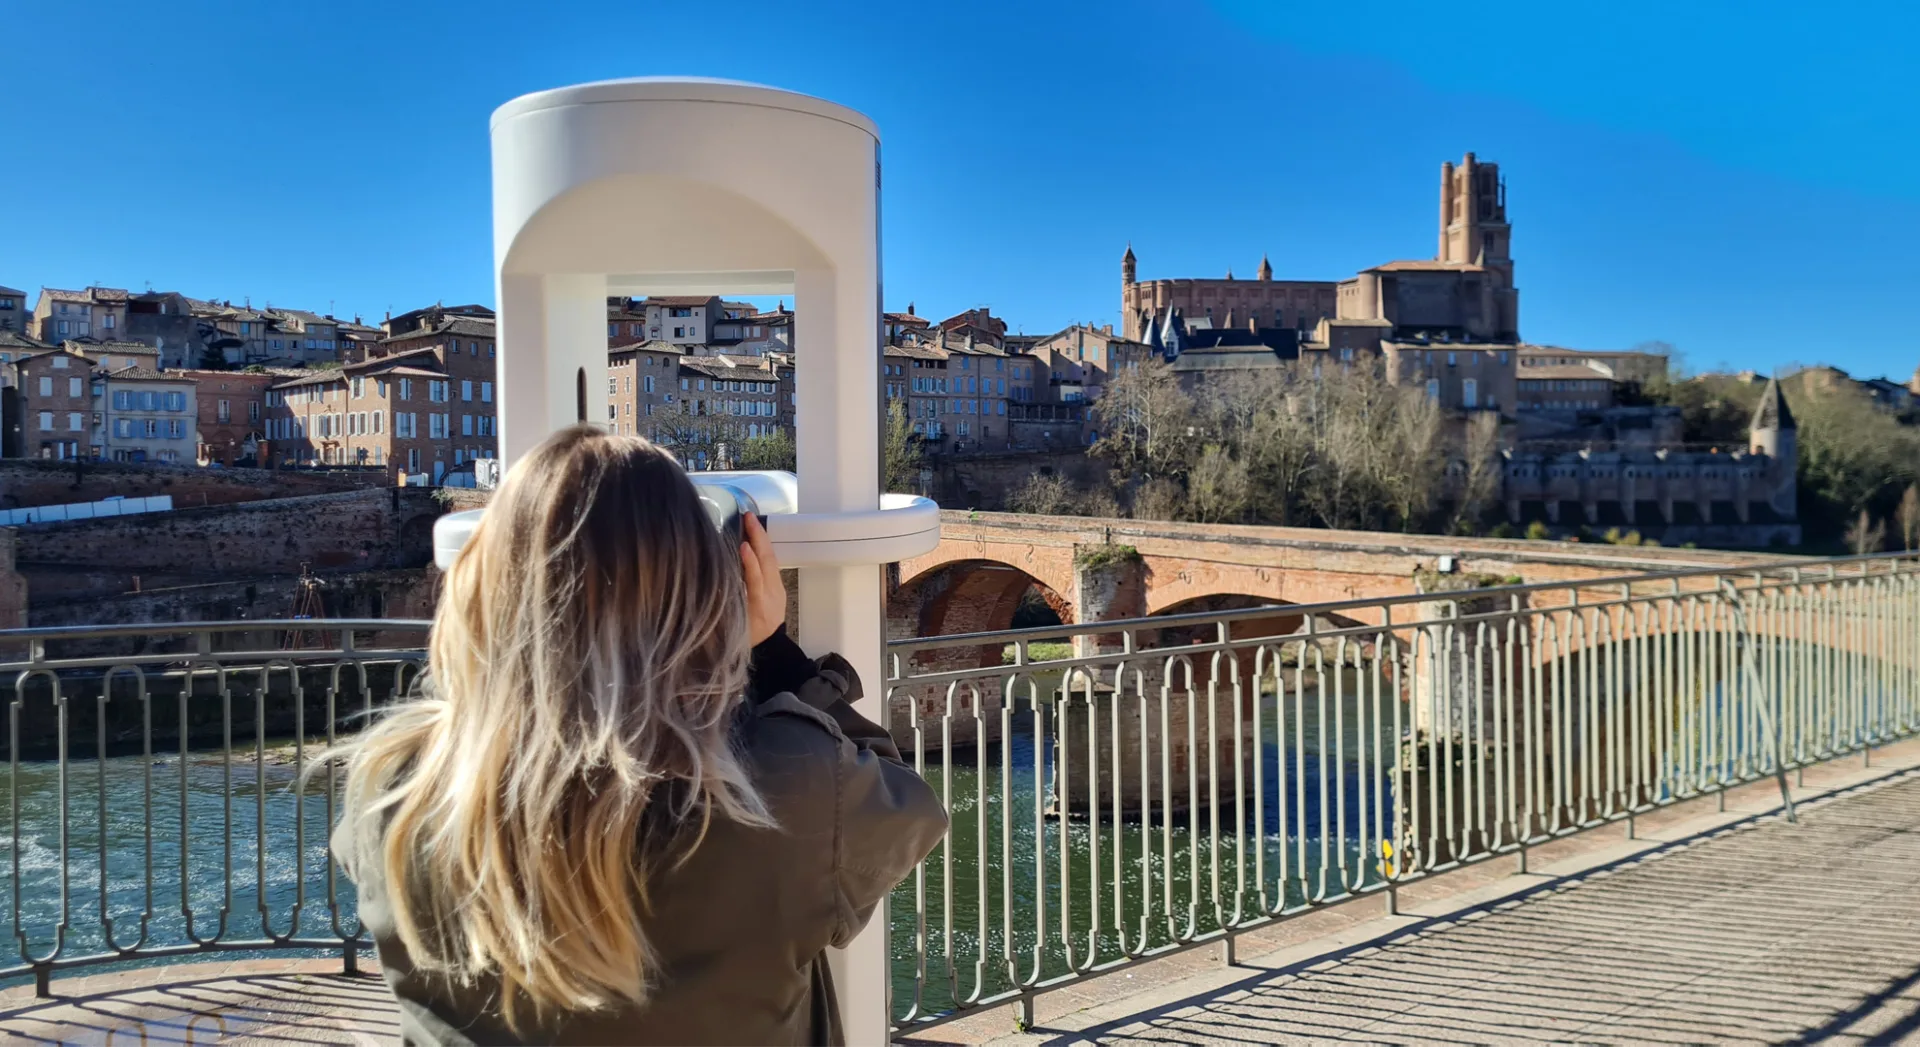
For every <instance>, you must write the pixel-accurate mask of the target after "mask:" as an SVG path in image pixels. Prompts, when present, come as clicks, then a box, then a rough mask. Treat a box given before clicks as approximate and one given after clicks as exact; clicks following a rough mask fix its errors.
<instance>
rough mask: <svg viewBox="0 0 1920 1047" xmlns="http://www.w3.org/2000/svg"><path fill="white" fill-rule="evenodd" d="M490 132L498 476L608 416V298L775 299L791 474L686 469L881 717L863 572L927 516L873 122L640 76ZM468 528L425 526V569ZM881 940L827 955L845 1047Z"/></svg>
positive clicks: (740, 90) (866, 1023) (505, 118)
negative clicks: (904, 428)
mask: <svg viewBox="0 0 1920 1047" xmlns="http://www.w3.org/2000/svg"><path fill="white" fill-rule="evenodd" d="M492 131H493V250H494V267H495V273H496V275H497V286H496V290H497V295H498V303H497V304H498V308H499V334H498V341H499V347H500V356H499V366H500V372H499V380H498V383H497V385H498V389H499V420H500V425H499V434H500V456H501V458H502V460H503V464H504V466H505V467H506V468H508V469H511V468H512V466H513V463H514V462H515V461H516V460H518V459H519V457H520V456H521V455H523V454H525V453H526V452H527V451H528V450H529V449H531V448H532V447H534V446H535V445H536V444H538V443H539V442H540V441H541V440H543V439H545V438H546V436H547V435H548V434H549V433H552V432H554V431H555V430H557V429H560V428H563V427H565V426H569V425H573V424H576V423H578V422H585V421H591V422H604V420H605V419H606V417H607V399H608V396H607V370H608V368H607V334H606V331H607V327H606V325H607V298H608V297H609V296H615V295H619V296H640V295H662V294H671V295H692V294H700V295H727V294H732V295H788V296H792V297H793V299H794V312H795V328H796V331H795V374H794V386H795V389H794V391H795V399H796V402H795V404H794V412H793V413H794V441H795V444H796V445H797V452H798V453H797V455H796V457H797V459H798V466H799V470H798V476H797V477H796V476H795V475H793V474H789V473H733V474H719V473H705V474H702V473H694V474H691V475H692V476H693V477H694V480H695V482H696V483H697V484H701V485H704V486H705V488H706V494H707V495H708V496H709V498H711V499H714V500H715V501H716V502H721V503H724V505H740V504H743V503H742V502H741V501H740V498H741V497H742V496H744V498H746V499H749V500H750V501H751V503H752V505H753V508H754V509H755V510H756V511H757V512H759V513H761V514H764V515H765V516H766V518H767V533H768V536H769V537H770V538H771V539H772V540H773V544H774V548H775V551H776V552H777V554H778V556H779V557H780V561H781V563H782V564H783V565H784V566H789V567H797V568H799V569H800V570H799V578H800V581H799V633H800V635H799V640H800V643H801V645H802V646H803V647H805V648H806V649H807V650H808V651H809V652H810V653H812V654H816V655H818V654H824V653H826V652H828V651H838V652H839V653H840V654H841V655H843V656H844V657H845V658H846V659H847V661H848V662H849V663H850V664H851V665H852V666H853V668H854V669H855V671H857V672H858V673H859V674H860V675H861V677H862V678H863V679H864V680H865V681H866V693H867V695H868V696H869V697H867V698H865V699H863V700H862V701H861V703H860V707H861V712H862V713H863V714H865V715H866V716H868V717H869V718H871V719H874V720H876V721H880V722H883V723H884V722H885V720H886V713H885V709H884V700H883V698H882V697H881V696H882V695H883V694H884V693H885V691H886V686H885V677H884V675H883V674H882V672H881V662H882V659H881V654H882V649H883V646H884V644H885V636H886V633H885V628H884V626H885V601H886V593H885V591H884V586H883V578H884V572H883V566H884V565H885V564H888V563H892V562H895V561H898V560H902V559H905V558H907V557H910V556H914V555H917V554H920V553H924V552H927V551H930V550H931V549H933V548H934V546H935V545H937V544H938V543H939V540H940V514H939V508H938V507H937V506H936V505H934V504H933V503H932V502H931V501H928V500H927V499H925V498H919V497H915V496H912V495H899V494H884V495H883V494H882V493H881V491H880V475H881V471H880V470H881V457H880V456H881V450H880V449H881V446H882V440H881V432H882V425H883V417H882V410H881V402H882V401H881V388H882V384H881V370H880V355H881V351H882V350H881V344H882V339H881V323H880V135H879V132H878V130H877V129H876V128H875V127H874V125H873V122H872V121H871V120H868V119H867V118H866V117H865V116H862V115H861V114H859V113H856V112H854V111H853V110H851V109H847V108H845V107H843V106H838V105H834V104H833V103H831V102H825V101H822V100H820V99H818V98H809V97H807V96H805V95H798V94H793V93H791V92H787V91H778V90H774V89H771V88H766V87H757V86H754V85H751V84H741V83H732V82H727V81H718V80H672V79H640V80H617V81H608V82H605V83H596V84H584V85H581V86H578V87H565V88H560V89H557V90H552V91H542V92H539V93H537V94H530V95H526V96H524V97H521V98H516V99H514V100H513V101H511V102H508V103H507V104H506V105H503V106H501V107H500V108H499V109H498V110H496V111H495V112H494V114H493V121H492ZM662 427H663V428H670V427H671V421H670V418H669V419H668V420H663V422H662ZM477 512H484V510H479V511H477ZM476 519H477V516H475V515H474V514H466V513H455V514H453V515H451V516H447V517H444V518H442V519H441V520H440V521H439V523H438V524H436V526H435V528H434V545H435V552H436V559H438V560H440V562H441V563H442V564H443V565H445V564H446V563H448V562H450V561H451V559H452V557H453V555H455V554H457V553H458V551H459V549H460V547H461V546H462V545H463V544H464V542H465V538H466V536H467V535H469V534H471V532H472V528H473V526H474V522H475V521H476ZM634 540H635V541H644V540H645V536H644V535H635V536H634ZM886 934H887V930H886V927H885V926H884V925H883V922H882V921H876V922H875V923H874V924H873V925H871V926H869V927H868V928H867V930H866V932H865V933H864V934H862V935H861V936H860V938H859V939H858V940H856V941H855V942H854V943H853V944H852V945H851V946H849V947H848V948H847V949H845V950H842V951H838V952H836V953H835V954H833V955H832V962H833V965H834V968H835V971H834V974H835V978H834V981H835V984H836V987H837V989H838V992H839V996H840V1011H841V1014H842V1015H843V1016H844V1019H845V1023H846V1030H847V1039H848V1042H850V1043H857V1044H867V1043H884V1042H886V1040H887V1025H888V1015H887V1007H886V994H887V984H888V977H889V975H888V967H887V954H886Z"/></svg>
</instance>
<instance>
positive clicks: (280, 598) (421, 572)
mask: <svg viewBox="0 0 1920 1047" xmlns="http://www.w3.org/2000/svg"><path fill="white" fill-rule="evenodd" d="M438 584H439V574H438V572H435V571H433V570H431V569H425V568H414V569H408V570H397V571H362V572H354V573H350V574H340V575H330V576H327V577H325V578H322V579H320V603H321V607H322V608H323V609H324V611H325V616H326V617H328V618H431V617H433V600H434V594H435V592H436V589H437V586H438ZM299 590H300V579H299V578H298V577H296V576H285V577H277V578H260V579H254V580H252V581H235V582H213V583H208V584H203V585H188V586H179V587H175V588H167V589H148V590H145V591H142V592H137V593H117V594H114V595H110V596H100V597H94V598H92V599H87V600H74V601H66V602H63V603H59V604H54V605H50V606H35V607H34V609H33V611H32V612H31V614H30V615H29V619H30V621H31V623H32V624H33V626H34V627H35V628H52V627H60V626H80V625H134V624H141V623H146V622H220V621H236V620H257V619H269V618H286V617H288V616H289V615H290V614H292V613H293V607H294V602H295V599H296V598H297V597H298V596H299Z"/></svg>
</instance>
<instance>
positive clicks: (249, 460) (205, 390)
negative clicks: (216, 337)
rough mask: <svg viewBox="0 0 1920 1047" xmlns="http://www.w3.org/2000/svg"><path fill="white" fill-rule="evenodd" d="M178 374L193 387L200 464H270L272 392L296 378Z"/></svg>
mask: <svg viewBox="0 0 1920 1047" xmlns="http://www.w3.org/2000/svg"><path fill="white" fill-rule="evenodd" d="M178 374H179V375H180V377H182V378H186V379H188V380H189V381H191V382H193V383H194V400H195V403H196V404H197V407H198V418H197V420H196V423H195V431H196V433H197V435H196V437H195V441H194V443H195V454H194V457H195V460H196V461H198V462H199V463H200V464H202V465H212V464H218V465H223V466H229V467H231V466H236V465H238V466H261V465H266V464H267V463H268V458H267V457H265V456H264V455H263V452H264V451H265V450H266V439H267V429H266V419H267V392H268V390H270V389H272V388H273V386H275V385H277V384H279V383H281V382H285V381H287V380H288V379H289V378H292V377H295V376H294V375H292V374H290V373H288V372H285V371H280V372H275V371H268V370H265V369H261V370H256V371H199V370H189V371H180V372H178Z"/></svg>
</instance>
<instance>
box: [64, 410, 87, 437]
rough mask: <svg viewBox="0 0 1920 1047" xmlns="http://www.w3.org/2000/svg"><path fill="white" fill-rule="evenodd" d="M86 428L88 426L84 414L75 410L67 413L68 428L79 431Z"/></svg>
mask: <svg viewBox="0 0 1920 1047" xmlns="http://www.w3.org/2000/svg"><path fill="white" fill-rule="evenodd" d="M84 428H86V416H85V415H82V414H80V413H78V412H73V413H70V414H68V415H67V429H68V430H69V431H71V432H76V433H77V432H79V431H80V430H82V429H84Z"/></svg>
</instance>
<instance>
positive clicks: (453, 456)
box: [267, 306, 498, 483]
mask: <svg viewBox="0 0 1920 1047" xmlns="http://www.w3.org/2000/svg"><path fill="white" fill-rule="evenodd" d="M456 308H457V309H459V310H462V311H461V312H457V313H455V312H449V311H447V310H443V309H440V308H439V307H434V308H431V309H424V310H418V311H416V312H414V313H408V314H402V316H401V317H396V318H394V319H393V320H391V321H389V322H390V323H392V324H394V325H395V326H396V327H397V328H399V330H398V331H397V332H396V333H394V334H391V335H389V336H388V337H386V338H385V339H382V340H381V341H380V342H378V343H372V344H370V345H367V346H366V347H365V348H364V358H363V359H361V360H358V361H356V362H354V363H349V364H347V365H345V366H344V367H342V368H341V369H340V370H338V371H326V372H322V373H320V374H315V375H311V376H308V377H304V378H296V379H292V380H289V381H284V382H281V383H278V384H276V385H274V386H273V387H272V388H271V389H270V390H269V391H268V403H267V410H268V418H267V439H268V441H269V443H270V444H271V446H272V448H273V458H274V462H275V464H277V465H280V466H283V467H285V466H321V465H331V466H350V467H352V466H358V467H362V468H370V469H379V470H383V471H385V472H386V473H387V475H388V476H389V477H390V478H391V479H392V480H393V481H394V482H402V481H408V482H411V478H413V477H426V478H429V479H427V480H425V481H422V482H431V483H438V482H440V480H441V479H442V478H444V477H445V476H446V475H447V473H449V472H452V471H454V470H455V469H456V468H458V467H460V466H463V465H466V464H468V463H470V462H472V461H473V460H475V459H479V458H492V457H495V456H496V455H497V454H498V439H497V434H498V423H497V419H496V414H495V399H494V368H495V359H496V354H497V347H496V343H495V341H494V324H493V321H492V319H491V318H490V317H481V316H478V315H476V314H475V313H473V312H471V310H476V309H479V308H480V307H472V306H466V307H456ZM486 312H490V310H489V311H486Z"/></svg>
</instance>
